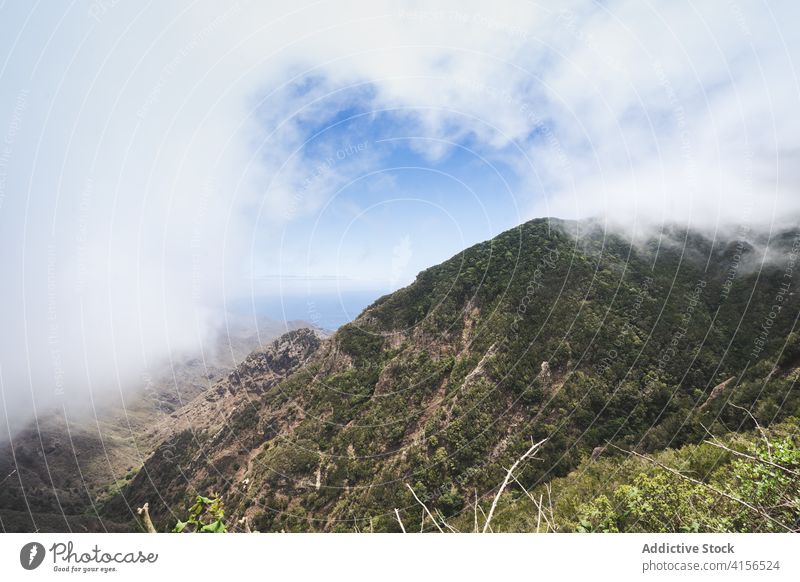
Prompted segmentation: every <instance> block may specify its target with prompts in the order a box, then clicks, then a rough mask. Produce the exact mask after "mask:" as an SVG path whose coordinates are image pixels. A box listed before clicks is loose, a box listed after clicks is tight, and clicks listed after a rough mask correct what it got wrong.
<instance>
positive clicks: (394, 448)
mask: <svg viewBox="0 0 800 582" xmlns="http://www.w3.org/2000/svg"><path fill="white" fill-rule="evenodd" d="M581 228H584V232H581V230H580V229H581ZM570 229H572V231H571V230H570ZM684 240H687V241H690V243H686V245H688V249H684V248H683V246H681V245H677V246H674V245H670V244H664V242H665V241H659V240H657V239H654V240H651V241H648V244H645V245H644V246H642V245H638V244H637V245H634V244H631V243H630V242H628V241H626V240H625V239H624V238H622V237H620V236H618V235H616V234H613V233H606V232H605V231H603V230H602V229H601V228H599V227H598V225H596V224H591V223H588V224H587V223H580V222H568V221H551V220H536V221H531V222H529V223H525V224H523V225H521V226H519V227H516V228H514V229H511V230H509V231H507V232H505V233H502V234H501V235H499V236H498V237H495V238H494V239H492V240H490V241H487V242H484V243H479V244H477V245H474V246H472V247H470V248H468V249H465V250H464V251H462V252H461V253H459V254H457V255H455V256H454V257H452V258H451V259H449V260H448V261H445V262H444V263H442V264H440V265H437V266H434V267H431V268H429V269H426V270H424V271H422V272H421V273H420V274H419V275H418V276H417V278H416V279H415V281H414V282H413V283H412V284H411V285H409V286H408V287H406V288H404V289H401V290H399V291H397V292H395V293H392V294H390V295H387V296H384V297H381V298H379V299H377V300H376V301H375V302H374V303H373V304H371V305H370V306H368V307H367V308H366V309H365V310H364V311H363V312H362V314H361V315H360V316H359V317H358V318H356V320H354V321H353V322H352V323H350V324H347V325H345V326H343V327H341V328H340V329H339V330H338V331H337V332H336V333H335V334H334V335H333V336H332V337H331V338H330V339H328V340H325V341H324V342H321V343H320V345H319V346H317V347H316V348H315V349H314V350H312V351H305V352H304V353H306V354H307V355H308V358H307V359H306V360H305V361H304V362H302V363H301V364H300V365H298V366H297V367H296V369H293V370H292V371H291V373H288V374H286V375H285V377H280V378H277V377H276V378H272V379H264V378H260V377H259V376H258V375H249V377H250V378H251V379H252V380H253V382H254V383H255V384H257V385H258V386H259V391H260V394H258V395H257V398H256V397H254V398H252V399H251V400H248V401H247V402H240V403H239V404H237V405H236V406H231V407H230V416H229V417H228V418H226V420H225V431H224V432H220V433H217V434H215V435H204V434H199V435H198V434H191V435H190V434H188V432H187V431H184V432H181V433H179V434H178V435H177V436H176V438H175V439H174V440H173V441H172V442H171V443H170V444H169V446H168V447H167V446H164V445H162V446H161V447H160V448H159V449H157V450H156V451H155V452H154V454H153V456H152V457H151V458H150V459H149V460H148V461H147V462H146V463H145V465H144V467H143V470H142V471H140V472H139V474H137V476H136V477H135V478H134V479H133V480H132V481H131V482H130V483H129V484H128V485H127V486H126V488H125V489H124V490H123V491H122V492H121V495H120V497H119V499H118V500H116V502H115V503H111V504H109V507H108V512H109V515H115V516H118V517H120V516H121V515H122V512H121V511H120V507H121V501H120V500H123V499H124V500H126V504H128V505H131V506H133V505H137V504H142V503H144V502H149V503H150V506H151V508H153V514H154V516H155V517H154V519H155V520H156V521H157V522H158V523H159V524H160V525H161V527H167V526H168V525H169V522H170V521H173V520H174V519H175V518H176V517H177V516H178V515H179V514H180V511H181V508H182V507H185V504H186V502H187V501H188V500H189V499H190V498H191V496H192V495H194V494H198V493H200V494H204V493H206V492H208V491H215V492H218V493H220V494H221V495H222V496H223V497H224V499H225V502H226V504H227V506H228V508H229V511H230V512H231V513H232V514H233V515H235V516H236V517H237V519H241V518H245V517H246V518H247V519H248V520H249V521H250V522H251V523H253V524H254V526H255V527H257V528H258V529H259V530H262V531H270V530H286V531H305V530H312V531H317V530H323V531H349V530H352V529H358V530H363V529H367V528H369V529H371V530H373V531H383V530H386V531H395V530H396V529H397V522H396V520H395V518H394V515H393V513H392V510H393V509H394V508H398V509H399V511H400V513H401V515H405V513H406V512H408V511H416V510H415V509H414V508H415V507H418V506H417V504H416V502H415V500H414V499H413V497H412V494H411V493H410V492H409V489H408V487H411V488H412V489H413V490H414V491H415V492H416V494H418V495H419V496H420V498H421V499H425V500H428V502H429V503H430V504H431V505H432V506H434V507H435V508H436V509H437V510H438V511H440V512H441V513H442V515H444V516H447V517H448V518H450V517H452V518H456V517H457V516H458V515H459V514H460V512H463V511H466V510H467V507H468V506H469V504H468V500H469V499H471V498H472V497H477V499H478V502H479V503H484V502H485V501H486V500H487V499H488V498H489V497H490V496H491V494H492V491H493V490H494V489H495V488H496V487H497V484H498V483H499V482H500V481H501V480H502V476H503V474H504V467H507V466H508V465H509V464H510V463H511V461H512V460H513V459H514V458H516V457H517V456H519V454H520V452H521V451H522V450H524V448H527V447H526V444H527V446H529V445H530V439H531V438H533V439H535V440H541V439H545V438H546V439H548V441H547V443H546V444H545V446H544V447H543V448H542V450H541V453H540V454H541V457H542V458H543V459H544V460H545V462H544V463H542V464H540V465H534V464H529V465H526V467H524V468H523V469H522V470H520V472H519V474H518V475H517V477H518V479H519V481H520V482H521V483H525V484H526V485H527V486H529V487H531V488H532V487H535V486H537V485H538V484H541V483H544V482H546V481H548V480H551V479H553V478H554V477H559V476H564V475H566V474H567V473H568V472H569V471H570V470H571V469H572V468H574V467H575V466H576V465H577V464H578V463H579V462H580V461H581V459H583V458H585V457H586V456H587V455H590V454H591V453H592V451H594V450H595V449H596V448H597V447H598V446H605V444H606V443H608V442H609V441H611V442H615V443H617V444H622V445H625V446H634V447H636V448H639V449H640V450H644V451H647V450H658V449H660V448H664V446H680V445H681V444H684V443H689V442H695V441H697V440H699V439H700V438H701V437H702V427H703V426H704V424H703V423H704V422H708V423H710V424H711V425H712V426H714V427H717V428H720V427H723V426H724V425H725V424H726V423H732V419H738V420H737V422H738V421H740V420H741V418H740V417H741V416H742V413H739V412H736V411H735V410H734V409H733V408H731V407H727V406H724V405H723V404H722V401H721V399H720V398H719V392H720V391H722V389H720V390H718V391H717V392H718V393H717V397H715V398H711V393H712V392H713V391H714V389H715V388H718V387H719V386H720V385H721V383H724V382H725V381H726V380H727V379H729V378H731V377H732V376H733V377H736V378H737V381H736V383H735V386H734V387H732V388H731V389H730V390H729V391H728V392H727V400H725V402H728V401H736V402H739V403H746V404H750V405H751V408H752V409H753V410H755V411H756V412H758V415H759V416H760V417H761V418H762V419H764V418H766V419H765V420H764V422H765V423H767V422H769V421H770V420H774V419H777V418H780V417H782V416H784V415H788V414H792V413H793V411H795V409H796V407H797V398H796V396H794V393H793V392H792V386H793V380H790V379H789V376H790V375H791V374H792V373H793V371H794V368H793V367H791V366H789V367H788V368H786V369H783V368H781V369H778V366H777V365H776V363H775V361H777V360H779V359H780V358H782V357H783V356H782V354H783V352H784V351H785V350H784V348H785V347H787V346H788V345H789V344H791V346H790V347H791V348H792V349H794V348H793V347H792V346H794V345H795V343H796V339H797V338H796V335H793V334H792V332H793V331H794V325H795V323H796V320H797V309H798V305H797V299H796V297H795V296H794V294H793V293H791V292H787V293H785V294H784V295H779V293H780V290H781V289H782V288H783V287H782V285H783V282H784V281H783V280H784V279H785V278H788V280H789V282H790V283H792V282H793V281H794V279H795V276H796V273H795V272H794V270H793V267H792V269H791V270H789V269H788V267H786V266H785V265H784V267H783V268H781V266H779V265H774V264H771V263H770V264H767V265H766V266H764V267H763V268H762V269H761V270H759V271H756V272H746V271H745V270H742V271H741V272H737V273H736V274H735V276H734V277H732V278H730V279H729V278H728V274H727V273H728V271H729V270H730V264H729V263H728V262H727V260H726V257H728V258H730V259H731V261H732V260H733V257H731V256H730V255H731V248H730V244H729V243H730V242H732V241H728V242H725V243H724V244H723V243H719V245H718V244H717V241H713V240H709V239H707V238H705V237H703V236H702V235H699V234H696V233H690V232H686V236H685V237H684ZM774 240H777V242H776V243H775V245H774V246H776V247H777V248H776V249H775V250H776V252H778V253H779V254H782V255H784V256H786V257H787V260H791V257H792V256H794V254H796V241H797V240H798V235H797V234H796V233H784V234H782V235H781V236H780V237H775V239H774ZM686 245H684V246H686ZM717 247H719V248H717ZM753 249H755V247H753ZM686 250H688V251H691V252H690V253H686V252H685V251H686ZM746 252H747V253H753V252H755V250H747V251H746ZM793 253H794V254H793ZM692 255H694V256H692ZM748 256H749V257H750V258H752V256H751V255H748ZM739 260H741V257H740V259H739ZM723 289H724V290H725V292H724V293H723V292H722V291H723ZM789 293H791V294H789ZM778 296H780V297H783V299H782V301H785V302H784V303H782V310H783V312H782V314H781V315H780V316H777V317H776V318H774V320H773V323H772V327H771V332H770V334H769V337H768V338H766V341H765V343H766V344H767V345H766V347H765V348H764V350H763V354H764V357H762V358H761V359H760V360H759V361H758V362H756V363H752V362H751V363H749V364H745V363H746V362H747V356H748V355H749V354H752V352H753V349H754V344H753V339H752V336H753V333H752V332H754V331H755V330H756V329H758V327H759V325H760V324H763V321H765V318H767V319H769V317H770V309H771V308H772V304H773V301H774V298H775V297H778ZM785 314H790V315H785ZM792 315H793V317H792ZM784 344H786V345H784ZM766 356H769V358H767V357H766ZM792 365H793V364H792ZM244 375H245V377H248V374H244ZM279 376H280V375H279ZM765 379H766V382H765V383H764V384H765V386H766V388H765V387H759V381H760V380H765ZM226 382H227V383H228V384H227V385H226V386H224V387H222V386H220V387H218V388H217V390H223V389H226V390H227V389H229V388H230V380H226V381H223V382H222V384H225V383H226ZM748 400H750V402H749V403H748V402H747V401H748ZM703 403H708V405H707V406H705V407H703V409H702V410H700V408H701V406H702V405H703ZM167 450H169V451H170V455H171V456H170V458H169V459H165V458H163V457H164V456H165V455H164V453H165V451H167ZM170 467H173V469H170ZM174 467H177V468H179V469H180V471H179V472H176V471H175V470H174ZM187 476H188V477H187Z"/></svg>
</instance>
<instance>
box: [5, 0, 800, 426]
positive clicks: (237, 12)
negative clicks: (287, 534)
mask: <svg viewBox="0 0 800 582" xmlns="http://www.w3.org/2000/svg"><path fill="white" fill-rule="evenodd" d="M60 10H61V9H53V8H50V9H48V10H45V9H43V8H36V7H29V6H26V5H15V6H12V7H9V6H6V7H4V8H3V12H4V15H3V18H2V19H0V48H2V52H0V54H4V55H7V60H6V61H5V64H4V65H3V68H2V69H0V80H1V82H0V138H4V140H5V141H4V144H3V147H4V149H3V150H2V151H0V248H2V250H1V251H0V253H2V255H0V280H2V281H3V283H2V288H1V289H0V315H1V316H2V320H3V321H4V322H5V323H6V328H5V330H4V333H3V335H2V339H0V374H1V378H2V388H3V397H4V398H5V405H4V408H5V411H6V414H7V415H8V417H9V418H14V419H18V420H21V419H24V418H26V417H28V416H29V415H30V414H31V413H32V407H33V403H37V405H38V406H39V407H40V408H46V407H50V406H54V405H60V404H63V403H65V402H68V401H71V402H75V401H82V402H83V401H86V400H87V399H86V398H85V397H86V396H87V395H89V394H93V395H95V394H100V395H102V394H103V393H107V392H109V391H111V392H116V391H118V390H121V389H126V388H127V387H128V386H130V385H136V384H137V382H138V380H137V379H138V377H139V375H140V373H141V371H142V370H143V369H144V368H146V367H147V366H149V365H152V364H153V362H156V361H159V360H161V359H163V358H164V357H165V356H169V355H170V354H174V353H176V352H183V351H187V350H195V349H197V347H198V345H199V344H201V343H202V342H203V341H204V338H206V337H207V333H208V330H209V329H213V328H214V327H215V325H217V323H218V319H219V317H220V313H222V306H223V305H224V304H225V302H226V300H227V299H228V298H230V297H232V296H237V295H241V294H247V293H248V292H250V291H251V289H252V281H253V280H254V277H255V278H257V277H258V276H259V275H260V273H259V272H258V271H259V269H261V268H262V266H263V265H279V266H280V265H281V264H282V262H287V261H288V262H292V264H293V265H294V264H295V263H296V258H297V257H298V256H301V255H302V252H300V251H299V250H298V249H282V248H281V244H280V242H281V237H282V234H281V233H282V231H283V230H284V229H285V228H287V225H288V226H291V225H292V224H293V223H294V221H296V220H299V219H302V217H304V216H309V215H313V214H314V213H315V212H318V211H319V210H320V208H323V207H324V206H325V205H326V204H328V203H329V202H330V200H331V198H332V197H333V196H335V195H336V192H337V191H338V190H339V189H340V188H342V187H343V186H345V185H347V184H350V183H352V182H353V180H356V179H358V178H359V177H360V176H363V175H365V174H366V173H369V172H375V171H380V170H381V168H382V164H384V163H385V153H384V152H383V151H382V150H379V148H376V147H372V146H373V144H374V140H375V139H376V137H393V136H403V137H407V136H417V137H424V138H433V139H416V140H411V141H410V142H408V143H409V144H410V145H409V146H408V147H410V148H412V149H413V151H414V152H415V153H416V154H420V155H422V156H424V157H425V159H427V160H428V161H429V163H430V164H431V166H432V167H434V166H436V165H437V164H440V163H441V161H442V160H443V159H445V158H446V157H447V156H448V154H449V153H450V152H451V150H452V147H453V146H449V145H448V143H452V144H456V145H463V146H466V147H468V148H470V149H471V150H472V151H474V152H475V153H476V154H479V155H480V156H482V157H484V159H486V160H488V161H490V162H496V163H498V164H502V165H503V166H504V167H509V168H512V169H513V171H514V175H515V184H514V189H515V193H516V196H517V200H516V203H517V204H518V205H519V206H520V207H521V208H523V209H524V214H525V217H528V218H530V217H533V216H539V215H551V216H553V215H555V216H561V217H580V216H600V217H601V218H605V219H607V220H609V221H612V222H614V223H618V224H625V225H631V224H641V225H656V226H657V225H659V224H661V223H666V222H678V223H683V224H692V225H695V226H702V227H704V228H714V227H716V226H718V225H723V224H724V225H731V224H737V223H742V222H744V223H747V224H751V225H754V226H756V225H757V226H769V225H771V224H775V223H779V222H786V221H791V222H794V221H796V217H797V213H798V210H800V208H798V205H799V204H800V196H798V195H797V186H798V179H800V172H798V170H797V168H798V167H800V165H798V164H797V158H798V154H799V153H800V127H798V126H799V125H800V117H798V116H797V115H796V111H797V109H798V96H800V83H798V79H797V74H796V69H795V63H794V59H795V57H796V56H797V55H798V42H800V40H798V39H797V35H795V34H793V31H792V30H790V29H789V28H788V27H789V26H790V23H792V22H795V21H796V20H797V16H798V14H797V12H798V8H797V7H795V6H794V5H793V4H791V3H779V4H771V5H763V6H762V5H758V6H756V5H753V4H748V3H741V4H738V3H736V2H729V1H726V2H707V3H703V4H702V6H696V5H695V4H693V3H688V2H674V3H669V4H662V5H659V6H658V7H655V6H650V5H648V4H643V3H640V2H633V1H625V0H615V1H611V2H605V3H593V2H583V1H572V2H567V3H560V4H559V6H558V7H557V8H548V7H544V6H539V5H535V4H534V3H529V2H517V1H505V2H499V3H498V2H495V3H493V4H492V6H491V9H489V8H487V6H486V5H485V3H480V2H455V1H453V2H436V3H430V2H424V3H423V2H406V3H403V4H402V5H397V4H396V3H392V2H388V1H387V2H369V3H365V2H355V1H353V2H336V3H333V2H307V3H297V2H270V3H269V4H268V5H266V4H259V3H255V2H244V1H242V2H234V3H233V4H231V5H229V6H228V5H226V6H225V7H223V8H220V6H219V5H218V4H216V3H210V2H193V3H190V4H177V3H169V4H168V5H152V4H151V5H147V6H140V5H137V4H135V3H130V4H128V3H121V2H120V3H116V2H94V3H91V4H89V5H88V6H87V5H86V4H76V5H73V6H71V7H64V8H63V12H61V11H60ZM354 120H355V121H354ZM362 143H364V144H366V145H365V147H364V148H363V149H360V150H359V149H358V148H359V144H362ZM353 148H355V149H353ZM340 152H342V153H341V154H340ZM385 184H387V187H389V188H390V187H391V180H389V179H386V180H385ZM482 195H483V196H485V199H486V201H487V204H490V203H491V200H492V198H493V196H494V194H493V193H492V192H484V193H483V194H482ZM423 247H424V245H419V244H415V255H417V254H418V252H417V249H421V248H423ZM337 252H338V249H337ZM333 259H335V257H334V256H333V255H331V260H333ZM352 263H353V264H354V265H356V267H358V261H352ZM321 269H322V271H324V272H326V273H333V272H336V269H332V268H331V267H330V265H323V266H322V267H321ZM278 270H279V271H280V268H279V269H278ZM388 270H389V269H387V271H388ZM313 274H314V273H310V275H313ZM337 275H339V276H342V275H344V276H347V275H348V273H341V272H337ZM0 422H3V419H2V418H0Z"/></svg>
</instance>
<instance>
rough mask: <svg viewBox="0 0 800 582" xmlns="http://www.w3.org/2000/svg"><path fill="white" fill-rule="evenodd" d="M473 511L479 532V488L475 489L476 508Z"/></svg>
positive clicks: (476, 530) (476, 531)
mask: <svg viewBox="0 0 800 582" xmlns="http://www.w3.org/2000/svg"><path fill="white" fill-rule="evenodd" d="M473 513H474V515H475V533H478V490H477V489H476V490H475V510H474V512H473Z"/></svg>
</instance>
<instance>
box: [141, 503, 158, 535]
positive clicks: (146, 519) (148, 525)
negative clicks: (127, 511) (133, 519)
mask: <svg viewBox="0 0 800 582" xmlns="http://www.w3.org/2000/svg"><path fill="white" fill-rule="evenodd" d="M136 513H137V514H139V515H140V516H141V518H142V524H143V525H144V529H145V530H146V531H147V533H158V532H157V531H156V528H155V526H154V525H153V520H152V519H150V504H149V503H145V504H144V505H142V506H141V507H140V508H139V509H137V510H136Z"/></svg>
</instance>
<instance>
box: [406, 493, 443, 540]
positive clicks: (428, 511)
mask: <svg viewBox="0 0 800 582" xmlns="http://www.w3.org/2000/svg"><path fill="white" fill-rule="evenodd" d="M406 487H408V490H409V491H411V495H413V496H414V499H416V500H417V503H419V504H420V505H421V506H422V509H424V510H425V513H427V514H428V517H430V518H431V521H432V522H433V525H435V526H436V529H438V530H439V532H440V533H444V530H443V529H442V528H441V527H439V523H438V522H437V521H436V518H435V517H433V514H432V513H431V512H430V510H429V509H428V506H427V505H425V504H424V503H422V501H421V500H420V498H419V497H417V494H416V493H414V489H413V488H412V487H411V485H409V484H408V483H406Z"/></svg>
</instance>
